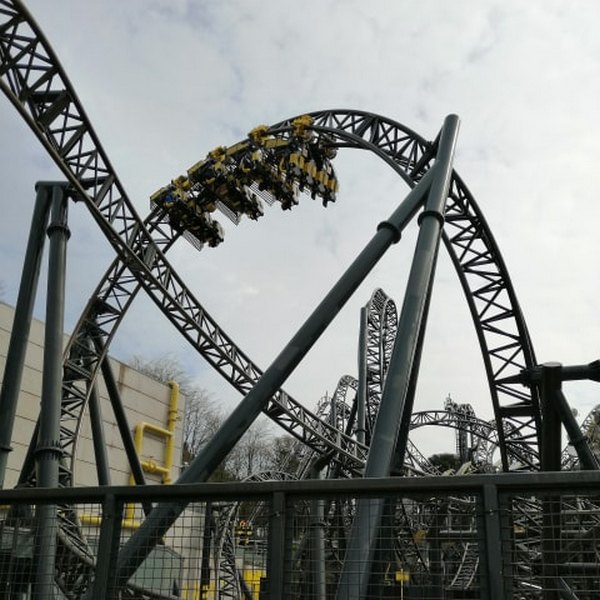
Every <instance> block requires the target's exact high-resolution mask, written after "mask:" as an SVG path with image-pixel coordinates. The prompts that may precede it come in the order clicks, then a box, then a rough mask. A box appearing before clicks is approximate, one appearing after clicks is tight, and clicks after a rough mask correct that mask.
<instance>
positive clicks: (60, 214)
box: [33, 183, 69, 600]
mask: <svg viewBox="0 0 600 600" xmlns="http://www.w3.org/2000/svg"><path fill="white" fill-rule="evenodd" d="M38 186H43V187H48V188H49V189H51V190H52V217H51V220H50V225H49V226H48V237H49V240H50V244H49V256H48V286H47V295H46V327H45V338H44V367H43V374H42V398H41V405H40V417H39V424H40V425H39V433H38V439H37V446H36V449H35V460H36V469H37V485H38V487H43V488H55V487H58V481H59V467H60V460H61V457H62V450H61V447H60V415H61V410H60V409H61V398H62V396H61V390H62V355H63V336H64V310H65V279H66V262H67V261H66V258H67V240H68V239H69V229H68V226H67V212H68V211H67V208H68V197H67V195H66V193H65V188H66V185H65V184H56V183H50V184H48V183H39V184H38ZM57 533H58V522H57V515H56V506H55V505H54V504H43V505H39V506H38V507H37V509H36V534H35V540H36V541H35V551H34V564H35V565H36V569H35V576H34V589H33V597H34V599H35V600H46V599H48V598H53V591H52V590H53V588H54V566H55V565H54V562H55V556H56V539H57Z"/></svg>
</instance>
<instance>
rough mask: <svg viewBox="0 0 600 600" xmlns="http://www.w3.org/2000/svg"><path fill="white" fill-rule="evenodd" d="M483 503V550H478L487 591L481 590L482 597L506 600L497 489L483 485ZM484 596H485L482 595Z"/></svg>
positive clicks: (490, 485)
mask: <svg viewBox="0 0 600 600" xmlns="http://www.w3.org/2000/svg"><path fill="white" fill-rule="evenodd" d="M482 501H483V534H484V535H483V548H480V550H479V552H480V557H481V559H480V564H481V568H482V569H485V577H481V578H480V579H481V580H483V581H485V585H486V587H487V589H485V590H484V589H482V590H481V591H482V597H484V598H489V600H506V598H507V597H506V596H505V594H504V592H505V590H504V562H503V560H502V528H501V526H500V508H499V503H498V488H497V487H496V486H495V485H493V484H485V485H484V486H483V490H482ZM484 594H485V595H484Z"/></svg>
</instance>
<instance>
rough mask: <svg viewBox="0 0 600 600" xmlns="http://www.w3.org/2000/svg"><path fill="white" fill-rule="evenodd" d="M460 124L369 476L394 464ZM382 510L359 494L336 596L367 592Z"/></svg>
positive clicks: (390, 377) (403, 317) (437, 168)
mask: <svg viewBox="0 0 600 600" xmlns="http://www.w3.org/2000/svg"><path fill="white" fill-rule="evenodd" d="M458 126H459V119H458V117H457V116H456V115H449V116H448V117H446V119H445V120H444V125H443V127H442V131H441V134H440V141H439V146H438V151H437V154H436V162H435V165H434V166H433V167H432V169H431V171H433V172H434V176H433V179H432V182H431V189H430V190H429V194H428V197H427V201H426V204H425V210H424V211H423V213H422V214H421V215H420V217H419V222H420V229H419V235H418V239H417V245H416V248H415V253H414V256H413V263H412V266H411V271H410V275H409V278H408V283H407V287H406V293H405V296H404V303H403V306H402V311H401V313H400V318H399V321H398V333H397V335H396V340H395V342H394V349H393V352H392V356H391V359H390V365H389V369H388V374H387V377H386V380H385V385H384V388H383V393H382V396H381V402H380V404H379V412H378V414H377V420H376V422H375V427H374V430H373V435H372V437H371V445H370V449H369V456H368V458H367V464H366V466H365V474H364V476H365V477H386V476H388V475H389V473H390V468H391V466H392V459H393V456H394V451H395V448H396V442H397V439H398V433H399V428H400V425H401V421H402V416H403V414H404V410H405V404H406V400H407V397H408V393H409V390H410V382H411V379H412V378H413V377H414V376H415V375H414V371H413V368H414V366H415V358H416V356H417V354H418V347H419V339H420V334H421V332H422V324H423V319H424V317H425V309H426V307H427V302H428V297H429V293H430V286H431V284H432V282H433V269H434V267H435V263H436V257H437V252H438V249H439V243H440V238H441V232H442V226H443V221H444V212H445V204H446V201H447V198H448V192H449V189H450V182H451V178H452V161H453V157H454V149H455V147H456V139H457V135H458ZM382 510H383V503H382V501H381V500H379V499H375V500H369V499H367V500H361V501H360V502H359V503H358V506H357V511H356V516H355V518H354V523H353V525H352V529H351V533H350V539H349V544H348V550H347V552H346V558H345V560H344V565H343V567H342V573H341V576H340V581H339V585H338V592H337V598H338V600H342V599H344V600H345V599H348V600H350V599H355V600H358V599H359V598H364V597H366V594H367V587H368V583H369V573H370V568H371V561H372V558H373V551H374V548H375V541H376V539H375V538H376V534H377V529H378V526H379V523H380V521H381V515H382Z"/></svg>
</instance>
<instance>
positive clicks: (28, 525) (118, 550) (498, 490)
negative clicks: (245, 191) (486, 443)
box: [0, 473, 600, 600]
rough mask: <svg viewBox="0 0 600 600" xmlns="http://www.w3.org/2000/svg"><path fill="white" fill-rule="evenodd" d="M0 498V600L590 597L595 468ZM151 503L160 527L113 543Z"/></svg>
mask: <svg viewBox="0 0 600 600" xmlns="http://www.w3.org/2000/svg"><path fill="white" fill-rule="evenodd" d="M540 481H541V482H542V483H544V482H545V484H544V485H542V483H540ZM582 482H583V483H585V485H583V486H582V485H581V484H582ZM517 483H518V485H517ZM596 490H599V491H598V492H596ZM0 502H1V503H2V507H1V508H0V600H3V599H7V600H9V599H10V600H26V599H29V598H34V599H35V600H42V599H46V598H48V599H52V600H64V599H69V600H71V599H73V600H76V599H77V600H100V599H107V598H108V599H115V600H116V599H121V598H123V599H124V598H128V599H136V600H150V599H153V600H159V599H161V600H167V599H169V600H175V599H183V600H217V599H222V598H233V599H243V600H248V599H255V600H266V599H271V598H278V599H279V598H290V599H298V600H300V599H308V600H334V599H335V600H349V599H354V598H357V599H358V598H400V599H403V600H404V599H406V600H411V599H422V600H446V599H448V600H463V599H464V600H466V599H470V598H482V599H486V598H489V599H491V600H500V599H504V598H512V599H515V600H534V599H535V600H538V599H539V600H559V599H561V600H562V599H567V600H574V599H577V600H592V599H596V598H600V560H599V559H600V556H599V552H600V476H599V474H597V473H568V474H559V473H557V474H553V476H551V474H545V475H536V476H528V475H520V476H515V475H490V476H471V477H439V478H414V479H412V478H411V479H407V478H401V479H397V480H356V481H349V480H335V481H303V482H289V481H287V482H286V481H278V482H268V481H267V482H257V483H251V484H217V485H216V486H215V485H213V484H203V485H201V484H199V485H195V486H149V487H147V488H145V489H144V488H136V489H131V488H104V489H103V488H87V489H86V490H76V489H73V490H67V489H63V490H58V491H49V490H24V491H19V490H11V491H4V492H0ZM156 504H160V505H161V506H168V507H172V510H170V511H167V512H166V513H165V512H164V511H163V512H162V513H160V511H154V512H152V506H153V505H156ZM371 511H373V512H372V513H371ZM146 513H149V514H148V515H147V514H146ZM157 514H159V515H162V516H161V517H160V519H162V521H161V523H157V524H156V531H158V532H160V534H157V535H156V536H153V537H150V538H145V539H146V541H147V545H146V546H145V547H141V548H137V550H136V552H134V553H131V552H130V553H129V554H128V555H127V553H123V548H124V547H129V546H130V545H131V544H132V543H133V545H134V546H135V543H136V539H137V537H136V536H137V533H138V532H139V530H140V525H141V523H144V527H146V528H148V527H149V528H150V530H152V531H154V529H153V527H154V525H153V523H154V519H156V518H157V517H156V515H157ZM165 514H172V519H167V520H168V523H167V525H166V526H164V525H165V518H166V517H165ZM357 514H360V515H362V518H361V519H358V518H357ZM365 515H367V516H366V517H365ZM357 523H362V524H363V525H364V524H366V526H364V527H363V525H361V527H363V529H364V530H361V531H358V533H357V531H356V528H357ZM371 525H374V526H373V527H371ZM148 540H149V541H148ZM353 544H354V545H356V544H358V546H359V547H360V551H359V552H357V553H356V552H355V553H354V554H353V553H352V545H353ZM124 556H128V558H127V560H128V561H129V563H128V564H126V565H124V564H123V561H124V560H125V559H124V558H123V557H124ZM356 557H359V558H358V559H357V558H356ZM124 566H125V567H126V568H125V570H123V567H124ZM123 572H127V573H128V574H127V577H126V580H125V579H124V578H121V579H119V578H118V577H119V574H120V573H121V574H122V573H123ZM357 582H359V585H358V586H357Z"/></svg>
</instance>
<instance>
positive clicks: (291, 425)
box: [0, 0, 539, 466]
mask: <svg viewBox="0 0 600 600" xmlns="http://www.w3.org/2000/svg"><path fill="white" fill-rule="evenodd" d="M0 7H2V12H1V13H0V14H2V15H3V16H4V17H5V19H4V21H3V22H2V23H1V24H0V33H1V38H0V52H1V59H2V63H3V64H2V67H1V69H2V70H1V71H0V74H1V76H0V84H1V86H2V89H3V91H4V92H5V94H6V95H7V96H8V97H9V98H10V100H11V101H12V102H13V104H14V105H15V106H16V107H17V109H18V110H19V112H20V113H21V114H22V116H23V117H24V118H25V120H26V121H27V122H28V124H29V125H30V126H31V128H32V129H33V130H34V132H35V133H36V135H37V136H38V138H39V139H40V140H41V141H42V143H43V144H44V146H45V147H46V148H47V149H48V151H49V153H50V154H51V156H52V157H53V158H54V159H55V161H56V162H57V164H58V166H59V167H60V168H61V169H62V170H63V172H64V173H65V175H66V176H67V178H68V179H69V181H70V182H71V183H72V184H73V187H74V189H75V190H76V192H78V193H79V196H80V197H81V198H82V199H83V200H84V202H85V203H86V205H87V206H88V208H89V209H90V211H91V213H92V215H93V216H94V218H95V219H96V221H97V222H98V224H99V225H100V227H101V229H102V231H103V232H104V233H105V235H106V236H107V238H108V239H109V241H110V242H111V244H112V245H113V247H114V248H115V250H116V252H117V254H118V255H119V257H120V258H121V259H122V260H123V262H124V264H126V265H127V267H128V269H129V271H130V272H131V273H132V274H133V275H134V277H135V279H136V280H137V281H138V282H139V284H140V285H141V286H142V287H143V288H144V289H145V290H146V292H147V293H149V295H150V296H151V297H152V299H153V300H154V301H155V302H156V303H157V304H158V306H159V307H160V308H161V310H163V312H164V313H165V314H166V315H167V316H168V317H169V318H170V320H171V321H172V322H173V323H174V324H175V325H176V327H178V329H179V330H180V331H182V333H183V334H184V335H185V336H186V337H187V338H188V339H190V338H196V336H198V338H196V345H197V346H198V347H199V350H200V352H201V353H203V355H205V356H207V357H208V360H209V362H212V364H213V365H215V366H216V368H217V369H223V371H226V370H230V369H225V368H224V366H227V367H230V366H231V365H232V363H233V362H234V360H233V359H234V358H236V356H235V355H236V354H238V352H236V351H237V348H236V346H235V345H234V344H233V343H232V342H231V340H229V338H227V337H226V336H224V335H223V334H222V332H221V330H220V329H219V328H218V327H215V325H216V324H215V323H214V321H213V320H212V319H211V318H210V317H209V316H208V315H207V314H206V312H205V311H204V310H203V309H202V307H201V306H200V305H199V303H198V302H197V300H196V299H195V298H194V296H193V294H191V292H190V291H189V290H188V289H187V288H186V286H185V285H184V283H183V282H182V281H181V280H180V278H179V277H178V276H177V274H176V272H175V271H174V270H173V269H172V268H171V266H170V265H169V263H168V262H167V261H166V258H165V257H164V254H163V251H162V250H163V249H168V247H169V245H170V243H171V241H170V239H169V236H168V235H167V237H163V236H161V237H159V238H152V237H151V236H150V234H149V231H148V229H147V228H146V227H145V226H144V224H143V223H142V221H141V219H140V218H139V217H138V215H137V213H136V212H135V210H134V208H133V205H132V203H131V202H130V201H129V199H128V198H127V195H126V194H125V192H124V189H123V187H122V186H121V184H120V182H119V180H118V178H117V176H116V175H115V173H114V170H113V169H112V168H111V166H110V163H109V161H108V159H107V157H106V155H105V153H104V151H103V149H102V147H101V145H100V143H99V141H98V140H97V137H96V135H95V134H94V132H93V130H92V128H91V125H90V124H89V121H88V119H87V118H86V116H85V113H84V111H83V109H82V107H81V104H80V102H79V101H78V99H77V96H76V94H75V92H74V90H73V87H72V86H71V85H70V83H69V82H68V80H67V78H66V76H65V75H64V73H63V72H62V69H61V68H60V65H59V63H58V61H57V60H56V58H55V56H54V54H53V52H52V50H51V48H50V46H49V44H48V43H47V42H46V41H45V39H44V37H43V35H42V33H41V32H40V31H39V29H38V28H37V25H35V23H34V21H33V19H32V18H31V17H30V15H29V14H28V12H27V11H26V9H25V8H24V7H23V5H22V4H21V3H19V2H8V1H6V0H3V2H2V4H1V5H0ZM313 117H314V118H315V124H316V127H315V129H316V130H319V128H322V129H323V130H324V131H327V132H328V133H334V134H335V135H336V137H337V138H338V139H343V141H344V142H345V143H346V144H347V145H350V146H352V145H354V146H355V147H362V148H367V149H371V150H372V151H373V152H375V153H376V154H378V155H379V156H381V157H382V158H383V159H384V160H386V162H388V163H390V164H391V165H392V166H393V167H394V168H395V170H396V171H397V172H398V173H399V174H400V175H401V176H402V177H403V179H405V180H406V181H409V182H410V183H411V185H414V183H415V182H416V180H417V178H418V177H420V176H421V175H422V172H423V170H424V169H425V168H426V167H427V163H428V161H429V158H430V157H431V155H432V154H433V151H432V145H431V144H428V143H427V142H425V140H423V139H422V138H420V137H419V136H417V135H416V134H414V132H412V131H410V130H409V129H407V128H405V127H403V126H400V125H399V124H397V123H394V122H393V121H390V120H388V119H384V118H382V117H378V116H376V115H371V114H369V113H362V112H357V111H324V112H319V113H314V114H313ZM290 126H291V120H289V121H284V122H282V123H280V124H278V125H276V126H275V127H274V128H273V129H274V130H278V129H281V128H286V127H290ZM452 188H453V189H452V193H451V197H450V198H449V204H448V208H447V213H448V218H447V221H448V223H449V224H451V225H452V226H453V227H455V228H457V229H458V233H457V234H456V235H454V236H452V237H451V238H446V240H447V243H446V245H447V247H448V248H449V250H450V254H451V256H452V258H453V261H454V263H455V265H456V266H457V268H458V269H459V276H460V279H461V283H462V284H463V288H464V289H465V291H466V292H467V297H468V299H469V305H470V307H471V312H472V314H473V316H474V319H475V324H476V329H477V332H478V336H479V339H480V344H481V345H482V349H483V350H484V352H483V354H484V362H485V364H486V371H487V373H488V379H489V381H490V389H491V392H492V402H493V404H494V409H495V413H496V419H497V421H499V422H502V421H503V420H511V421H517V422H518V425H517V426H515V425H513V427H512V430H518V432H519V434H520V435H521V436H522V437H523V438H525V440H526V443H528V444H537V424H538V421H539V414H538V413H539V409H538V407H537V401H536V399H535V398H533V397H532V396H528V395H527V393H526V392H525V393H524V392H523V391H522V390H521V389H518V388H517V386H510V385H507V384H503V385H500V384H498V383H496V382H497V380H498V379H499V378H500V376H501V375H502V376H503V377H505V376H507V375H509V374H511V373H510V371H514V370H515V368H517V369H519V370H520V369H521V368H524V367H525V366H527V363H528V361H527V359H528V358H531V354H532V352H531V345H530V343H529V339H528V336H527V333H526V332H527V330H526V328H525V325H524V322H523V320H522V316H521V313H520V310H519V309H518V305H517V304H516V298H515V297H514V292H513V290H512V286H511V285H510V280H509V279H508V274H507V273H506V269H505V268H504V264H503V262H502V260H501V258H500V255H499V252H498V251H497V248H496V247H495V244H494V243H493V238H492V237H491V232H489V229H488V228H487V227H486V226H485V221H484V220H483V218H482V215H481V214H480V212H479V211H478V210H477V207H476V205H475V203H474V200H473V199H472V198H471V197H470V194H469V193H468V191H467V190H466V188H465V187H464V186H463V185H462V183H461V182H460V179H459V178H458V177H457V176H455V177H454V179H453V186H452ZM167 229H168V228H166V227H157V228H156V231H160V232H161V233H168V232H167V231H166V230H167ZM456 249H458V250H459V252H455V251H454V250H456ZM472 280H473V281H474V282H475V284H476V285H473V284H472V283H471V281H472ZM522 338H525V341H524V342H523V339H522ZM191 341H192V340H191ZM490 342H491V343H490ZM239 354H241V352H239ZM224 356H225V358H224ZM235 367H237V365H235V366H234V368H235ZM235 370H236V371H238V369H235ZM243 391H246V390H243ZM506 396H508V398H509V399H510V401H511V402H512V403H511V404H507V403H502V402H501V399H503V398H504V397H506ZM515 399H516V400H518V402H517V404H515V403H514V400H515ZM278 400H279V401H277V400H276V401H275V402H274V403H272V405H271V406H270V407H269V408H268V409H267V411H266V412H267V414H270V415H271V416H272V417H274V418H277V417H278V416H280V417H281V421H282V425H283V426H284V428H285V429H288V430H292V433H294V434H296V435H297V437H301V438H302V439H304V440H305V441H306V442H307V443H309V444H310V443H315V444H316V445H317V446H318V445H319V444H317V443H316V442H317V440H318V441H321V442H323V441H325V442H327V440H323V439H320V438H321V437H322V435H321V432H320V430H321V428H320V427H319V426H318V425H316V422H315V420H314V418H313V417H314V415H311V414H309V413H308V412H307V411H306V409H304V408H301V407H300V406H299V405H297V404H296V403H295V401H294V400H293V399H291V398H290V397H289V396H288V395H287V394H285V393H282V394H281V398H280V399H278ZM64 404H65V406H67V405H68V407H69V411H68V412H69V414H70V415H74V414H75V413H76V411H77V407H80V412H81V408H82V407H83V406H84V405H85V399H83V401H82V399H81V393H80V392H79V393H76V394H74V396H73V397H72V398H71V397H69V398H65V402H64ZM282 409H283V410H282ZM299 424H300V425H299ZM64 429H67V428H66V427H65V428H64ZM296 429H302V432H301V435H298V432H297V431H296ZM311 429H312V430H313V431H311ZM504 429H505V428H503V427H500V428H499V431H504ZM65 433H66V431H65ZM76 433H77V431H76V428H75V431H73V435H72V436H71V439H68V440H65V443H64V445H63V447H64V448H65V450H67V449H68V448H69V447H71V446H72V445H73V444H74V439H75V438H76ZM315 433H316V435H315ZM311 434H312V435H311ZM326 445H327V443H326ZM346 447H350V448H351V450H350V452H348V451H347V450H344V449H341V450H342V454H346V456H347V458H348V459H349V460H350V461H356V460H357V458H358V461H359V462H361V459H362V458H364V449H360V448H358V447H357V445H356V443H355V442H353V441H351V440H348V443H347V444H346ZM324 449H325V448H319V450H324ZM337 450H338V451H339V450H340V449H339V448H338V449H337ZM361 450H362V452H361ZM531 466H534V465H531Z"/></svg>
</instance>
